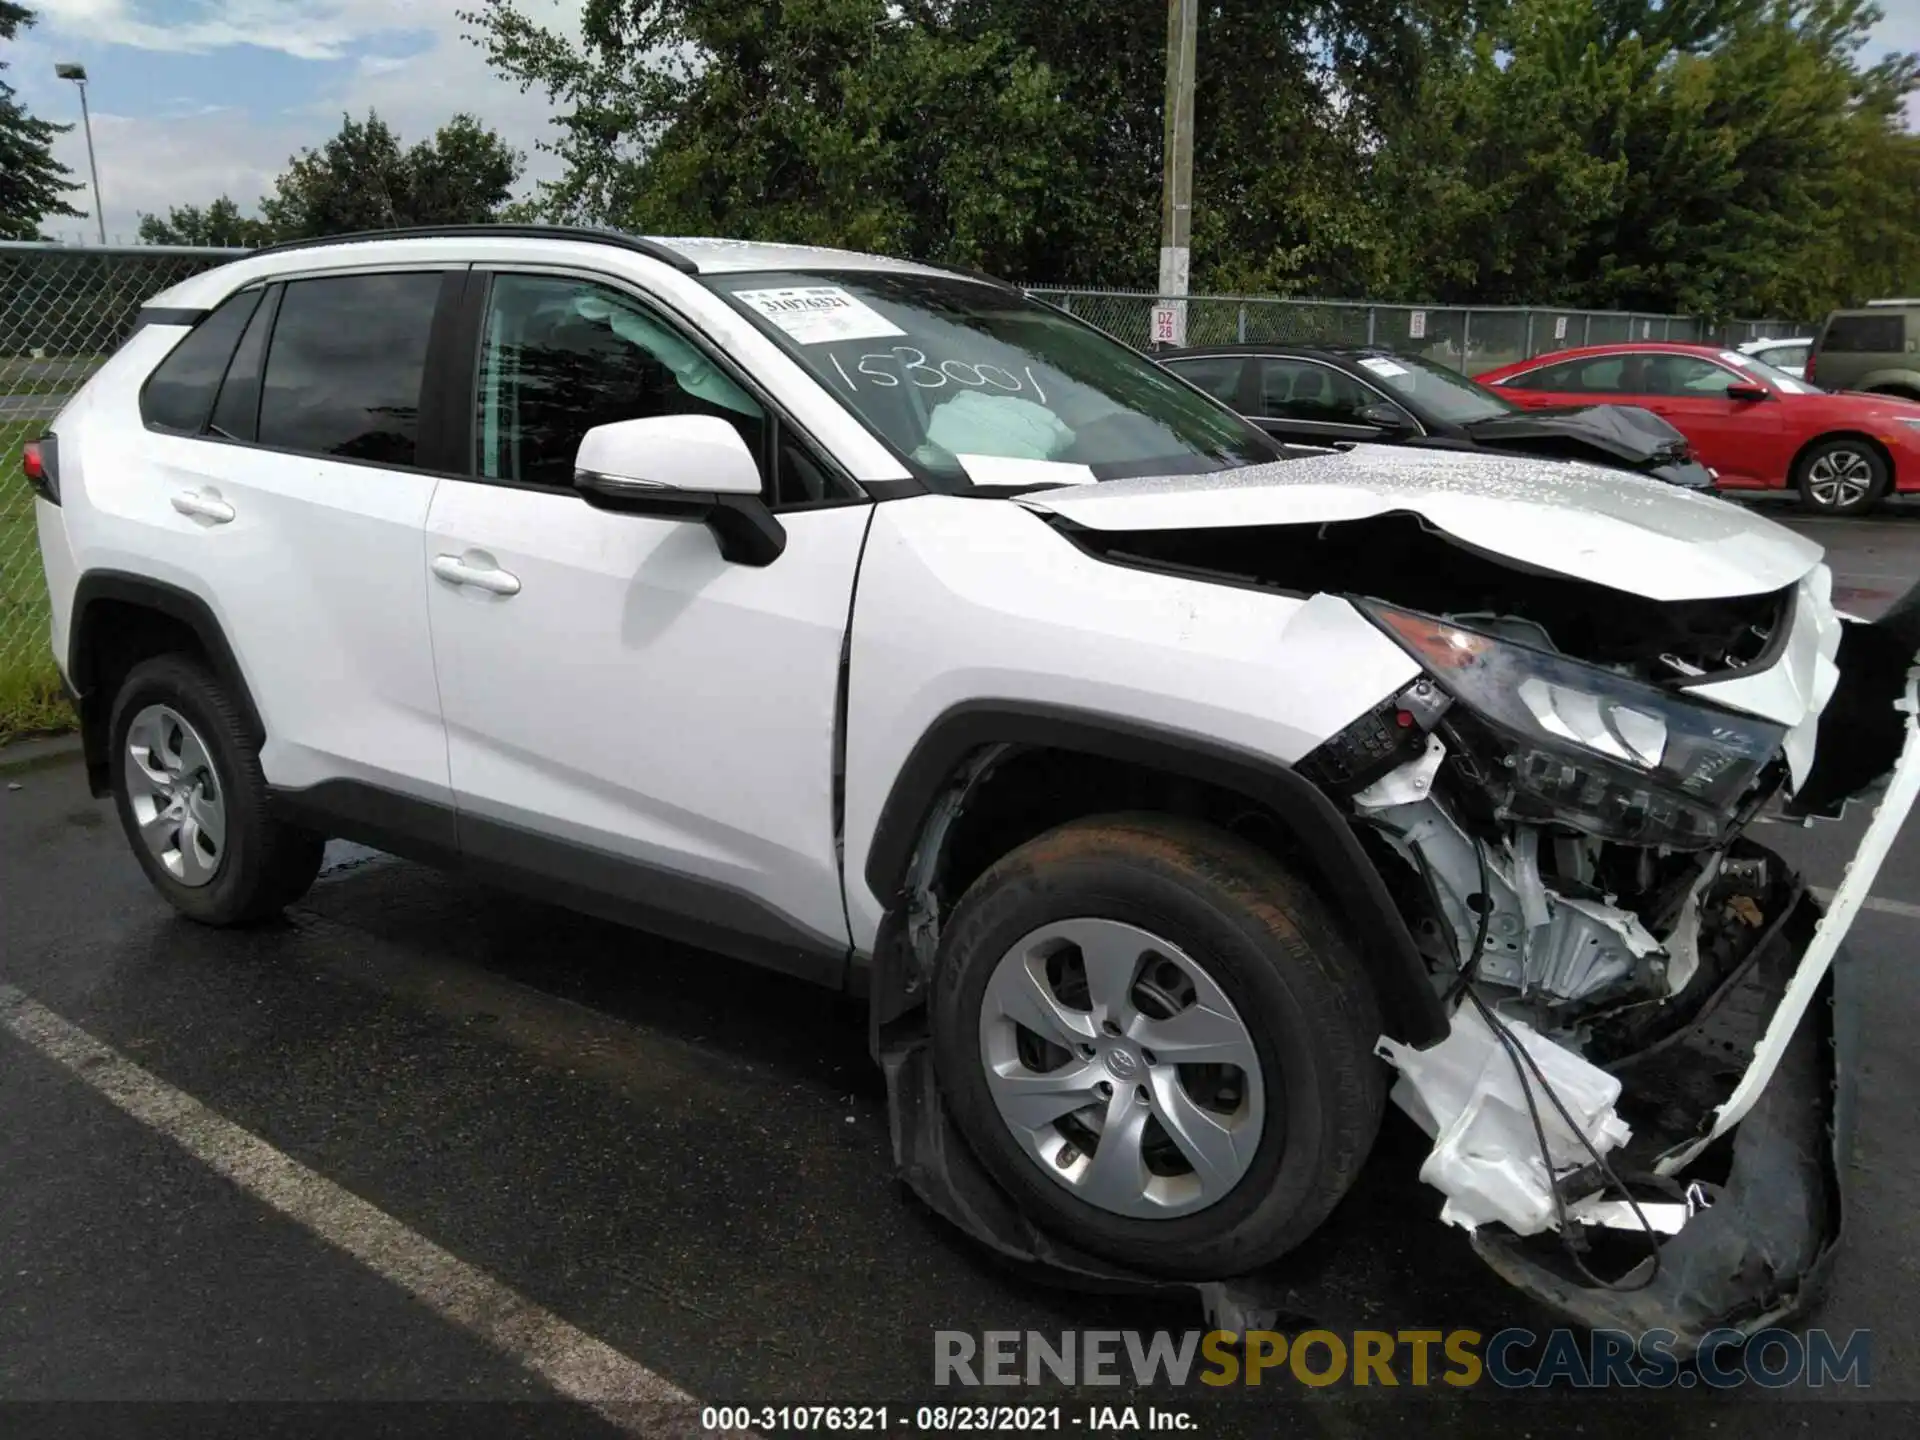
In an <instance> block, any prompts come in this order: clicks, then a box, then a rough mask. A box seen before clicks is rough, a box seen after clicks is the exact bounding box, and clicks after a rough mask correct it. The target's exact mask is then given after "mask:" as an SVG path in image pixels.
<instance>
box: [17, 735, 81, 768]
mask: <svg viewBox="0 0 1920 1440" xmlns="http://www.w3.org/2000/svg"><path fill="white" fill-rule="evenodd" d="M79 754H80V737H79V736H78V735H49V736H47V737H45V738H44V739H39V740H15V741H13V742H12V743H10V744H5V745H0V775H14V774H19V773H20V772H22V771H27V770H39V769H41V768H43V767H45V766H48V765H59V764H61V763H63V762H65V761H67V760H71V759H73V758H75V757H76V756H78V755H79Z"/></svg>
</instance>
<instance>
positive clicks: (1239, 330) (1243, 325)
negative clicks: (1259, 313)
mask: <svg viewBox="0 0 1920 1440" xmlns="http://www.w3.org/2000/svg"><path fill="white" fill-rule="evenodd" d="M1234 338H1235V339H1237V340H1238V341H1239V342H1240V343H1241V344H1242V345H1244V344H1246V343H1247V307H1246V305H1245V304H1244V303H1242V304H1241V306H1240V320H1239V323H1238V325H1237V326H1236V328H1235V330H1234Z"/></svg>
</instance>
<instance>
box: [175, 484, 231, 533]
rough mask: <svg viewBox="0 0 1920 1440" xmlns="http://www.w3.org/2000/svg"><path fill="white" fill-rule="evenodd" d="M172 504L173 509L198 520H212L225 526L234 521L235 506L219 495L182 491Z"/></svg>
mask: <svg viewBox="0 0 1920 1440" xmlns="http://www.w3.org/2000/svg"><path fill="white" fill-rule="evenodd" d="M172 503H173V508H174V509H175V510H177V511H179V512H180V513H181V514H182V515H191V516H193V517H194V518H195V519H196V520H211V521H212V522H213V523H214V524H216V525H224V524H226V523H227V522H228V521H229V520H231V519H233V506H231V505H229V504H227V502H226V501H224V500H222V499H221V498H220V497H219V496H218V495H208V494H206V493H204V492H202V491H199V490H182V491H181V492H180V493H179V494H177V495H175V496H174V497H173V502H172Z"/></svg>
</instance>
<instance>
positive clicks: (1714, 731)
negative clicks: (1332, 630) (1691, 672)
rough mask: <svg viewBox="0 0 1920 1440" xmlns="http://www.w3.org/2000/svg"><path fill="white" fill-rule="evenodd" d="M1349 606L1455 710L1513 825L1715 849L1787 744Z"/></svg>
mask: <svg viewBox="0 0 1920 1440" xmlns="http://www.w3.org/2000/svg"><path fill="white" fill-rule="evenodd" d="M1355 603H1357V604H1358V605H1359V607H1360V609H1361V610H1362V611H1363V612H1364V613H1365V614H1366V615H1367V616H1368V617H1369V618H1370V619H1371V620H1373V622H1374V623H1375V624H1377V625H1378V626H1379V627H1380V628H1381V629H1382V630H1383V631H1385V632H1386V633H1387V634H1388V635H1389V636H1391V637H1392V638H1393V639H1394V640H1395V641H1396V642H1398V643H1399V644H1400V645H1401V646H1402V647H1403V648H1404V649H1405V650H1406V651H1407V652H1408V653H1409V654H1411V655H1412V656H1413V657H1414V658H1415V659H1416V660H1418V661H1419V662H1420V663H1421V665H1423V666H1424V667H1425V669H1426V671H1427V674H1428V675H1429V676H1431V677H1432V679H1433V680H1434V682H1435V683H1436V684H1438V685H1439V686H1440V687H1441V688H1442V689H1444V690H1445V691H1446V692H1447V693H1448V694H1449V695H1451V696H1452V697H1453V698H1454V700H1455V701H1456V702H1457V708H1456V709H1455V711H1454V716H1455V717H1456V725H1455V729H1456V731H1457V732H1459V733H1462V734H1463V735H1464V736H1465V737H1466V739H1467V743H1468V748H1469V749H1470V750H1472V751H1474V752H1475V758H1476V759H1478V760H1479V761H1480V762H1481V764H1482V766H1483V767H1485V768H1486V769H1487V770H1488V771H1490V774H1489V775H1488V776H1487V779H1488V781H1489V783H1490V785H1491V787H1492V788H1493V789H1494V790H1495V792H1496V796H1495V798H1496V800H1497V802H1498V803H1499V805H1500V808H1501V809H1502V810H1503V811H1504V812H1505V813H1507V814H1508V815H1510V816H1511V817H1512V818H1514V819H1519V820H1529V821H1552V822H1556V823H1559V824H1563V825H1570V826H1572V827H1574V828H1575V829H1578V830H1583V831H1586V832H1587V833H1588V834H1591V835H1596V836H1599V837H1600V838H1602V839H1606V840H1617V841H1620V842H1622V843H1625V844H1630V845H1669V846H1674V847H1676V848H1679V849H1698V848H1703V847H1705V846H1710V845H1715V844H1717V843H1719V841H1720V840H1721V838H1722V836H1723V835H1724V833H1725V831H1726V830H1727V828H1728V825H1729V824H1730V823H1731V822H1732V821H1733V820H1734V819H1735V818H1736V817H1737V816H1738V815H1739V814H1740V813H1741V811H1742V808H1743V805H1742V802H1743V800H1745V799H1746V798H1747V796H1748V794H1749V792H1750V791H1752V789H1753V787H1754V785H1755V782H1756V781H1757V780H1758V779H1759V777H1760V773H1761V771H1762V770H1764V769H1765V768H1766V766H1767V765H1768V764H1769V762H1771V761H1772V760H1773V758H1774V756H1775V755H1777V754H1778V753H1779V750H1780V746H1781V742H1782V741H1783V740H1784V739H1785V736H1786V730H1785V728H1784V727H1783V726H1780V725H1775V724H1771V723H1769V722H1767V721H1764V720H1757V719H1754V718H1752V717H1750V716H1745V715H1735V714H1733V713H1731V712H1729V711H1725V710H1718V709H1713V708H1710V707H1708V706H1705V705H1700V704H1696V703H1690V702H1688V701H1685V700H1682V699H1679V698H1677V697H1676V696H1674V695H1672V694H1670V693H1669V692H1667V691H1665V690H1661V689H1658V688H1656V687H1655V686H1652V685H1648V684H1644V683H1642V682H1641V681H1638V680H1635V679H1632V678H1631V677H1629V676H1625V675H1620V674H1616V673H1615V672H1613V671H1611V670H1603V669H1601V668H1599V667H1598V666H1594V665H1586V664H1582V663H1581V662H1579V661H1576V660H1570V659H1568V658H1567V657H1566V656H1564V655H1558V654H1555V653H1553V652H1551V651H1547V650H1541V649H1538V648H1537V647H1535V646H1532V645H1526V644H1522V643H1521V642H1519V641H1517V640H1512V639H1506V638H1503V637H1501V636H1497V635H1491V634H1488V633H1487V632H1485V631H1482V630H1476V629H1471V628H1469V627H1467V626H1464V625H1458V624H1455V623H1454V622H1453V621H1451V620H1444V619H1440V618H1438V617H1436V616H1432V615H1422V614H1419V613H1417V612H1415V611H1411V610H1401V609H1397V608H1395V607H1393V606H1391V605H1384V604H1381V603H1379V602H1378V601H1371V600H1362V601H1357V602H1355ZM1462 711H1465V712H1466V713H1467V715H1468V716H1470V717H1471V719H1470V720H1468V721H1459V720H1458V718H1457V717H1459V716H1460V713H1461V712H1462Z"/></svg>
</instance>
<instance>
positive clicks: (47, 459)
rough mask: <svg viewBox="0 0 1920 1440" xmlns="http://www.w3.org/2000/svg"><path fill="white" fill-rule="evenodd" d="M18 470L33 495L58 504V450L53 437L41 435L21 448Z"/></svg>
mask: <svg viewBox="0 0 1920 1440" xmlns="http://www.w3.org/2000/svg"><path fill="white" fill-rule="evenodd" d="M20 468H21V470H23V471H24V472H26V477H27V483H28V484H29V485H31V486H33V489H34V493H35V494H37V495H40V496H43V497H44V498H46V499H48V500H51V501H52V502H53V503H54V504H56V505H58V504H59V503H60V448H59V445H58V443H57V442H56V441H55V440H54V438H53V436H51V435H42V436H41V437H40V438H39V439H38V440H29V441H27V443H26V444H25V445H23V446H21V447H20Z"/></svg>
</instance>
